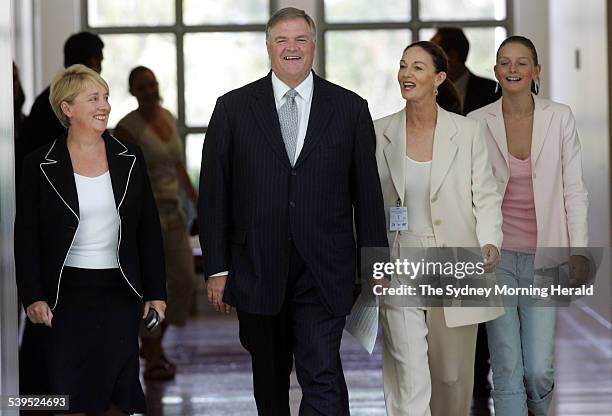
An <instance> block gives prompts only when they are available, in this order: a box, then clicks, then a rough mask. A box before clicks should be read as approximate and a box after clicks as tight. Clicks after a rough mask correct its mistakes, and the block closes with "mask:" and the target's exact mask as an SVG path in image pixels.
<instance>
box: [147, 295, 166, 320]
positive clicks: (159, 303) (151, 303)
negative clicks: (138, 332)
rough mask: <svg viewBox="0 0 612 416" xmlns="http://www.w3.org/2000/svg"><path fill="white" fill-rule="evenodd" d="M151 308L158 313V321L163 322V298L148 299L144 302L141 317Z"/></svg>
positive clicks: (164, 310)
mask: <svg viewBox="0 0 612 416" xmlns="http://www.w3.org/2000/svg"><path fill="white" fill-rule="evenodd" d="M150 308H153V309H155V310H156V311H157V314H158V315H159V322H164V319H166V302H164V301H163V300H148V301H146V302H145V303H144V311H143V314H142V319H144V318H146V317H147V314H148V313H149V309H150Z"/></svg>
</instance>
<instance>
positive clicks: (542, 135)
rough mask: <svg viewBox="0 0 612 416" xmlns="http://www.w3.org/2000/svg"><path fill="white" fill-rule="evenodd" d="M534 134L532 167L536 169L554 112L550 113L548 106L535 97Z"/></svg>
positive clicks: (532, 140)
mask: <svg viewBox="0 0 612 416" xmlns="http://www.w3.org/2000/svg"><path fill="white" fill-rule="evenodd" d="M533 103H534V110H533V132H532V134H531V137H532V139H531V166H532V168H535V164H536V161H537V160H538V157H539V156H540V153H541V152H542V148H543V147H544V142H545V141H546V137H547V134H548V128H549V127H550V122H551V120H552V115H553V114H552V112H551V111H548V104H547V103H546V102H545V101H543V100H540V99H539V98H538V97H537V96H535V95H534V96H533Z"/></svg>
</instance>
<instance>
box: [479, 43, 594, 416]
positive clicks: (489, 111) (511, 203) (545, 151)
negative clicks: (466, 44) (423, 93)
mask: <svg viewBox="0 0 612 416" xmlns="http://www.w3.org/2000/svg"><path fill="white" fill-rule="evenodd" d="M540 70H541V67H540V64H539V63H538V54H537V51H536V48H535V46H534V45H533V43H532V42H531V41H530V40H529V39H527V38H525V37H522V36H511V37H509V38H508V39H506V40H504V41H503V42H502V44H501V45H500V47H499V49H498V50H497V56H496V64H495V77H496V78H497V81H498V82H499V85H500V86H501V90H502V98H501V99H499V100H497V101H496V102H494V103H492V104H490V105H488V106H486V107H483V108H481V109H479V110H477V111H474V112H472V113H470V114H469V115H468V116H469V117H471V118H473V119H475V120H479V121H481V122H482V123H483V125H484V126H485V127H486V136H487V145H488V148H489V155H490V158H491V163H492V165H493V173H494V175H495V177H496V179H497V182H496V183H497V185H498V189H499V193H500V194H501V195H503V196H504V199H503V203H502V212H503V235H504V239H503V243H502V252H501V262H500V264H499V266H498V267H497V278H498V280H499V283H500V285H508V286H510V287H529V286H531V285H533V286H537V285H541V283H538V282H537V281H536V275H537V274H542V273H544V270H545V269H546V270H549V271H550V270H555V269H556V267H557V266H558V264H559V262H561V261H564V260H567V261H568V264H569V269H570V275H571V276H572V277H573V278H575V279H577V280H578V281H581V280H584V278H585V277H586V276H587V275H588V270H589V261H588V260H587V257H585V256H584V255H583V254H585V253H584V249H585V248H586V247H587V246H588V223H587V211H588V205H589V203H588V195H587V190H586V188H585V185H584V182H583V180H582V154H581V148H580V141H579V139H578V133H577V130H576V121H575V120H574V116H573V115H572V111H571V110H570V108H569V107H568V106H566V105H563V104H559V103H556V102H553V101H549V100H546V99H542V98H539V97H538V96H537V93H538V90H539V83H540ZM532 91H533V93H532ZM551 247H568V248H569V249H568V250H567V255H568V256H569V259H567V258H566V259H561V260H559V259H557V260H555V259H554V257H555V256H551V255H550V253H551V251H556V250H557V249H550V248H551ZM547 248H549V249H548V250H547ZM551 261H552V263H551ZM536 272H539V273H536ZM538 302H543V301H538ZM540 305H541V304H538V303H537V302H536V304H535V305H534V303H533V300H532V299H531V298H528V297H526V296H525V297H519V298H518V299H517V302H516V303H512V304H509V305H507V306H506V308H505V309H506V313H505V314H504V315H503V316H502V317H500V318H498V319H496V320H494V321H491V322H487V332H488V339H489V349H490V351H491V367H492V369H493V403H494V407H495V415H496V416H526V415H527V413H528V412H530V413H531V414H533V415H535V416H545V415H548V411H549V407H550V403H551V400H552V393H553V387H554V377H553V374H554V370H553V361H554V338H555V322H556V309H555V308H554V307H551V306H550V305H548V306H544V307H540ZM544 305H545V304H544Z"/></svg>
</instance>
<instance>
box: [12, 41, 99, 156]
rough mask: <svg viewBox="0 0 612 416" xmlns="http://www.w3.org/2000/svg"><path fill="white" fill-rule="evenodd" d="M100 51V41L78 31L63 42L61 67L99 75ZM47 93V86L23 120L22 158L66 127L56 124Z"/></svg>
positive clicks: (57, 135)
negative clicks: (84, 69) (86, 69)
mask: <svg viewBox="0 0 612 416" xmlns="http://www.w3.org/2000/svg"><path fill="white" fill-rule="evenodd" d="M103 48H104V42H102V39H100V37H99V36H98V35H96V34H94V33H91V32H79V33H75V34H73V35H71V36H70V37H69V38H68V39H67V40H66V42H65V43H64V68H67V67H69V66H71V65H74V64H82V65H85V66H87V67H89V68H91V69H93V70H94V71H96V72H97V73H101V72H102V60H103V59H104V55H103V53H102V49H103ZM49 92H50V87H47V88H45V90H44V91H43V92H41V93H40V95H39V96H38V97H36V100H35V101H34V104H33V105H32V108H31V109H30V114H29V115H28V117H27V118H26V120H25V125H24V133H23V155H24V156H25V155H27V154H28V153H30V152H31V151H33V150H34V149H36V148H38V147H40V146H42V145H44V144H47V143H49V142H52V141H53V140H55V139H57V138H58V137H59V136H61V135H62V134H63V133H65V132H66V128H65V127H64V126H62V124H61V123H60V122H59V121H58V119H57V117H56V116H55V114H54V113H53V109H52V108H51V106H50V104H49Z"/></svg>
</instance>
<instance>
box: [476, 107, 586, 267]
mask: <svg viewBox="0 0 612 416" xmlns="http://www.w3.org/2000/svg"><path fill="white" fill-rule="evenodd" d="M533 101H534V104H535V107H534V114H533V134H532V141H531V170H532V180H533V199H534V203H535V211H536V223H537V232H538V236H537V247H538V248H542V247H564V248H566V249H561V250H542V249H539V250H536V257H535V264H534V266H535V267H536V268H546V267H554V266H556V265H557V264H559V262H562V261H566V260H567V256H568V255H569V254H570V253H569V249H568V248H569V247H572V252H573V253H575V254H584V252H585V250H584V248H586V247H587V246H588V244H589V237H588V222H587V211H588V207H589V200H588V193H587V190H586V187H585V186H584V181H583V179H582V154H581V147H580V140H579V139H578V132H577V130H576V121H575V120H574V116H573V115H572V111H571V110H570V108H569V107H568V106H566V105H564V104H559V103H555V102H553V101H550V100H546V99H542V98H538V97H537V96H536V95H533ZM468 117H470V118H473V119H475V120H479V121H481V122H482V124H483V125H484V127H485V135H486V138H487V140H486V141H487V146H488V148H489V157H490V158H491V164H492V166H493V174H494V175H495V178H496V180H497V187H498V190H499V193H500V195H504V194H505V192H506V186H507V185H508V179H509V177H510V168H509V164H508V145H507V141H506V128H505V124H504V117H503V113H502V99H501V98H500V99H499V100H497V101H495V102H494V103H492V104H489V105H487V106H485V107H482V108H480V109H478V110H476V111H473V112H471V113H470V114H469V115H468Z"/></svg>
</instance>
